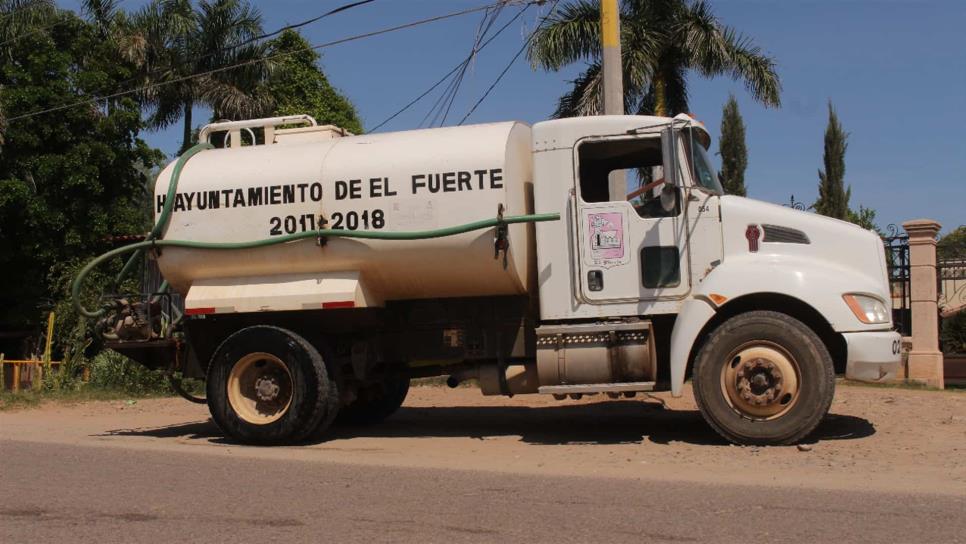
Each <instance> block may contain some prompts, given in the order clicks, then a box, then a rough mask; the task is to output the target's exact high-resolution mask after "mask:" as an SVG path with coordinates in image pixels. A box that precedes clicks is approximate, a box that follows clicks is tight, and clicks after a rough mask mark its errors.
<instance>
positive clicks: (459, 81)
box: [434, 5, 530, 126]
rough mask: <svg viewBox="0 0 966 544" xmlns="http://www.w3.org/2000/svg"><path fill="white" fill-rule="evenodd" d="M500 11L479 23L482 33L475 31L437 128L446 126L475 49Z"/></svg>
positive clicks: (498, 9) (501, 6) (524, 9)
mask: <svg viewBox="0 0 966 544" xmlns="http://www.w3.org/2000/svg"><path fill="white" fill-rule="evenodd" d="M529 7H530V6H529V5H527V6H523V9H521V11H526V10H527V9H528V8H529ZM502 11H503V5H500V6H499V7H497V8H496V9H495V10H494V11H493V12H492V13H491V12H489V11H488V12H487V13H486V15H485V16H484V17H483V20H482V21H480V28H481V29H482V31H477V35H476V39H475V40H474V41H473V47H472V48H471V49H470V54H469V56H467V57H466V62H465V63H463V67H462V68H461V69H460V73H459V75H458V76H456V79H455V81H456V85H455V86H454V88H453V92H452V93H451V94H450V98H449V104H447V105H446V111H443V117H442V119H440V121H439V126H443V125H444V124H446V118H447V117H449V110H450V109H452V107H453V103H454V102H456V96H457V95H458V94H459V90H460V86H461V85H462V84H463V78H464V77H466V71H467V69H468V68H469V67H470V63H471V62H473V59H474V58H475V57H476V52H477V48H478V47H479V46H480V42H481V41H482V40H483V38H484V37H485V36H486V34H487V33H488V32H489V31H490V28H492V27H493V24H494V23H496V21H497V19H499V17H500V13H501V12H502ZM487 19H489V20H487ZM484 24H485V27H484ZM434 122H435V120H434Z"/></svg>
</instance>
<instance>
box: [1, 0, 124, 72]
mask: <svg viewBox="0 0 966 544" xmlns="http://www.w3.org/2000/svg"><path fill="white" fill-rule="evenodd" d="M125 1H126V0H120V1H119V2H118V5H120V4H123V3H124V2H125ZM8 16H9V15H8ZM52 19H53V20H52V21H51V22H50V23H48V24H46V25H43V26H41V27H39V28H35V29H33V30H29V31H27V32H24V33H23V34H20V35H18V36H14V37H13V38H10V39H9V40H7V41H5V42H3V43H0V47H3V46H5V45H7V44H8V43H13V42H15V41H18V40H21V39H23V38H26V37H27V36H33V35H34V34H40V33H41V32H46V31H48V30H50V29H52V28H54V27H55V26H57V25H59V24H61V23H63V22H64V19H63V17H61V13H59V12H58V13H55V14H54V16H53V17H52ZM128 81H130V80H128Z"/></svg>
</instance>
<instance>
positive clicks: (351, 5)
mask: <svg viewBox="0 0 966 544" xmlns="http://www.w3.org/2000/svg"><path fill="white" fill-rule="evenodd" d="M375 1H376V0H359V1H356V2H351V3H349V4H344V5H342V6H339V7H337V8H333V9H330V10H329V11H327V12H325V13H323V14H321V15H318V16H316V17H312V18H311V19H306V20H304V21H302V22H299V23H293V24H290V25H286V26H283V27H282V28H279V29H278V30H273V31H272V32H266V33H264V34H261V35H259V36H255V37H254V38H249V39H247V40H245V41H242V42H239V43H236V44H232V45H229V46H226V47H222V48H220V49H215V50H213V51H209V52H207V53H205V54H203V55H199V56H197V57H194V60H195V61H199V60H202V59H207V58H209V57H212V56H214V55H217V54H219V53H224V52H226V51H231V50H232V49H238V48H239V47H244V46H246V45H249V44H251V43H253V42H256V41H259V40H263V39H265V38H271V37H272V36H275V35H278V34H281V33H282V32H285V31H286V30H293V29H296V28H301V27H303V26H306V25H310V24H312V23H314V22H317V21H319V20H321V19H325V18H326V17H329V16H330V15H335V14H337V13H341V12H343V11H346V10H349V9H352V8H354V7H357V6H361V5H364V4H368V3H370V2H375ZM167 69H168V68H164V67H161V68H155V69H153V70H148V71H147V73H144V74H138V75H136V76H134V77H130V78H127V79H125V80H124V81H121V82H120V83H119V84H118V87H120V86H123V85H127V84H128V83H133V82H135V81H137V80H139V79H144V78H148V77H150V76H153V75H157V74H159V73H161V72H164V71H166V70H167Z"/></svg>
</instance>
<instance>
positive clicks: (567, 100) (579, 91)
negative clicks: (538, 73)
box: [553, 62, 604, 119]
mask: <svg viewBox="0 0 966 544" xmlns="http://www.w3.org/2000/svg"><path fill="white" fill-rule="evenodd" d="M601 82H602V79H601V72H600V63H598V62H593V63H591V64H590V65H589V66H588V67H587V69H586V70H585V71H584V73H582V74H580V76H579V77H577V79H575V80H573V81H572V82H571V83H573V89H571V91H570V92H568V93H566V94H564V95H563V96H561V97H560V100H559V102H558V103H557V110H556V111H554V112H553V116H554V117H555V118H557V119H559V118H562V117H579V116H583V115H598V114H600V113H601V112H602V111H603V110H604V94H603V88H602V85H601Z"/></svg>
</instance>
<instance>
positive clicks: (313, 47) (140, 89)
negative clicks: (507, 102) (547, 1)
mask: <svg viewBox="0 0 966 544" xmlns="http://www.w3.org/2000/svg"><path fill="white" fill-rule="evenodd" d="M532 1H533V0H532ZM532 1H531V3H532ZM499 3H502V2H498V3H497V4H487V5H485V6H479V7H475V8H470V9H465V10H462V11H456V12H452V13H447V14H445V15H437V16H435V17H429V18H426V19H420V20H417V21H412V22H409V23H404V24H401V25H396V26H392V27H388V28H383V29H380V30H374V31H372V32H366V33H364V34H356V35H354V36H349V37H346V38H340V39H338V40H334V41H331V42H326V43H321V44H318V45H310V46H308V47H303V48H299V49H296V50H294V51H285V52H282V53H277V54H275V55H269V56H267V57H265V58H261V59H252V60H249V61H245V62H239V63H237V64H232V65H229V66H223V67H220V68H215V69H212V70H207V71H205V72H199V73H196V74H190V75H187V76H183V77H179V78H175V79H172V80H168V81H161V82H158V83H152V84H150V85H144V86H142V87H137V88H134V89H129V90H126V91H120V92H116V93H112V94H107V95H102V96H94V97H90V98H86V99H84V100H79V101H77V102H72V103H70V104H65V105H62V106H56V107H53V108H47V109H44V110H38V111H34V112H30V113H25V114H23V115H17V116H13V117H9V118H7V122H13V121H19V120H22V119H29V118H31V117H36V116H38V115H43V114H47V113H53V112H57V111H63V110H66V109H70V108H75V107H77V106H83V105H86V104H90V103H92V102H94V103H96V102H99V101H101V100H109V99H111V98H118V97H121V96H126V95H129V94H134V93H138V92H143V91H146V90H148V89H155V88H158V87H163V86H165V85H173V84H175V83H181V82H183V81H187V80H190V79H195V78H199V77H204V76H209V75H212V74H216V73H220V72H225V71H228V70H234V69H236V68H241V67H244V66H250V65H253V64H259V63H262V62H268V61H270V60H273V59H276V58H280V57H286V56H289V55H294V54H296V53H300V52H303V51H311V50H318V49H324V48H327V47H332V46H335V45H341V44H343V43H348V42H352V41H357V40H362V39H366V38H372V37H375V36H379V35H382V34H388V33H390V32H396V31H398V30H405V29H407V28H412V27H416V26H420V25H424V24H428V23H434V22H436V21H442V20H444V19H451V18H453V17H459V16H462V15H468V14H470V13H476V12H479V11H483V10H485V9H489V8H491V7H493V6H495V5H498V4H499Z"/></svg>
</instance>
